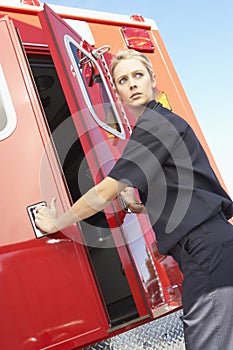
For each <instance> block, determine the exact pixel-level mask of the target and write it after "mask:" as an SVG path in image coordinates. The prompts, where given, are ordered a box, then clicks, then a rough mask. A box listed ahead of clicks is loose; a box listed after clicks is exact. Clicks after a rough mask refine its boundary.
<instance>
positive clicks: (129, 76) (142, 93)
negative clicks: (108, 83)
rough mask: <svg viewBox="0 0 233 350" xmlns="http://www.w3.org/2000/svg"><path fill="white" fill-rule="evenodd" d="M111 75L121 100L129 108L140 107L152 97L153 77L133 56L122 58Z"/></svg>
mask: <svg viewBox="0 0 233 350" xmlns="http://www.w3.org/2000/svg"><path fill="white" fill-rule="evenodd" d="M113 75H114V81H115V86H116V90H117V92H118V94H119V96H120V98H121V100H122V101H123V102H125V103H126V104H127V105H129V106H130V107H131V108H133V109H135V108H139V109H141V107H145V106H146V105H147V103H148V102H149V101H151V100H152V99H153V98H154V91H153V89H154V88H155V86H156V83H155V79H154V78H153V79H152V78H151V76H150V74H149V72H148V70H147V69H146V67H145V66H144V64H143V63H142V62H141V61H139V60H137V59H135V58H130V59H125V60H122V61H120V62H119V63H118V65H117V66H116V67H115V69H114V72H113Z"/></svg>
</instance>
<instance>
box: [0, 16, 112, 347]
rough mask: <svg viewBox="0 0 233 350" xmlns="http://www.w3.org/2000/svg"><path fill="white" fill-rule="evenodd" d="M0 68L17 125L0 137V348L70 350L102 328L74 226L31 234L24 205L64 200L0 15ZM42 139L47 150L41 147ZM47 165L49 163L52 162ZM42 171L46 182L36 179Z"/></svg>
mask: <svg viewBox="0 0 233 350" xmlns="http://www.w3.org/2000/svg"><path fill="white" fill-rule="evenodd" d="M0 45H1V47H4V50H2V51H1V66H2V69H3V72H4V75H5V79H6V82H7V86H8V89H9V92H10V95H11V97H12V102H13V105H14V108H15V111H16V115H17V127H16V129H15V131H14V132H13V133H12V135H10V136H9V137H8V138H7V139H5V140H3V141H1V142H0V163H1V164H2V165H4V166H2V167H1V181H0V192H1V198H4V200H1V201H0V212H1V222H0V230H1V234H0V239H1V241H0V266H1V268H0V285H1V288H0V310H1V321H0V343H1V348H2V349H42V348H43V349H44V348H47V347H50V348H54V349H62V350H65V349H71V348H75V347H77V346H82V344H87V343H88V342H91V341H92V342H94V341H95V340H96V339H97V338H103V337H104V336H106V329H107V327H108V323H107V319H106V316H105V314H104V311H103V307H102V303H101V301H100V298H99V294H98V291H97V289H96V285H95V281H94V279H93V276H92V272H91V270H90V267H89V263H88V260H87V257H86V253H85V250H84V247H83V246H82V245H79V244H77V243H75V241H74V240H71V239H69V237H70V236H72V237H74V236H76V235H79V232H78V230H77V228H75V227H72V229H71V228H70V229H68V230H67V232H66V233H67V234H66V235H65V236H64V235H63V234H61V233H58V234H56V235H53V236H52V237H45V238H41V239H40V240H38V239H36V238H35V236H34V232H33V229H32V226H31V223H30V220H29V217H28V214H27V210H26V208H27V206H28V205H30V204H33V203H37V202H40V201H41V200H46V201H47V202H49V201H50V199H51V198H52V197H57V199H58V200H57V204H58V209H59V210H60V211H61V210H62V209H63V208H66V207H67V206H68V204H69V203H68V198H67V195H66V191H65V187H64V184H63V182H62V178H61V175H60V173H59V168H58V165H57V163H56V158H55V156H54V154H53V149H52V147H51V146H49V145H46V144H47V142H48V140H49V135H48V134H47V129H46V125H45V123H44V119H43V114H42V112H41V109H40V105H39V102H38V100H37V95H36V93H35V90H34V85H33V83H32V81H31V76H30V73H29V72H28V68H27V67H28V66H27V63H26V61H25V57H24V54H23V52H22V50H21V46H20V44H19V42H18V37H17V34H16V31H15V28H14V26H13V24H12V22H11V21H9V20H8V19H7V17H5V18H3V19H1V20H0ZM45 145H46V148H47V151H46V152H45ZM51 166H52V167H51ZM43 177H45V178H44V180H45V182H46V183H43Z"/></svg>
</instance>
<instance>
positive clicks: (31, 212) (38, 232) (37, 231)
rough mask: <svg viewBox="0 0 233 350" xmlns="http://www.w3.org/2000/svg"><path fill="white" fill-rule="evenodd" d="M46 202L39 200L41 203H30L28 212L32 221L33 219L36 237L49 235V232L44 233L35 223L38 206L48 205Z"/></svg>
mask: <svg viewBox="0 0 233 350" xmlns="http://www.w3.org/2000/svg"><path fill="white" fill-rule="evenodd" d="M46 205H47V204H46V202H45V201H42V202H39V203H36V204H32V205H29V206H28V207H27V212H28V215H29V218H30V221H31V224H32V228H33V231H34V233H35V236H36V238H41V237H44V236H47V233H44V232H43V231H41V230H40V229H39V228H38V227H37V226H36V223H35V213H36V212H35V210H36V208H37V207H38V206H46Z"/></svg>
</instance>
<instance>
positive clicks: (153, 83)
mask: <svg viewBox="0 0 233 350" xmlns="http://www.w3.org/2000/svg"><path fill="white" fill-rule="evenodd" d="M151 81H152V88H153V89H154V88H155V87H156V79H155V74H153V78H152V79H151Z"/></svg>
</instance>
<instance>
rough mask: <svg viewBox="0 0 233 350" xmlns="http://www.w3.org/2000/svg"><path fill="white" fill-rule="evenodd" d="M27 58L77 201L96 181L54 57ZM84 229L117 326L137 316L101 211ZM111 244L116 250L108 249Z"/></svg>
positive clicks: (110, 316)
mask: <svg viewBox="0 0 233 350" xmlns="http://www.w3.org/2000/svg"><path fill="white" fill-rule="evenodd" d="M28 59H29V63H30V66H31V70H32V74H33V76H34V80H35V83H36V86H37V90H38V93H39V95H40V100H41V103H42V106H43V109H44V111H45V116H46V119H47V123H48V126H49V129H50V132H51V134H52V137H53V140H54V144H55V147H56V151H57V154H58V157H59V160H60V164H61V166H62V169H63V173H64V178H65V181H66V183H67V191H68V192H69V195H70V198H71V201H73V202H74V201H76V200H77V199H78V198H79V197H80V196H81V193H83V191H86V190H88V189H89V188H91V187H92V186H93V184H94V182H93V180H92V177H91V173H90V170H89V167H88V165H87V162H86V161H85V156H84V152H83V149H82V146H81V144H80V141H79V137H78V134H77V131H76V129H75V126H74V123H73V120H72V118H71V117H70V115H71V113H70V110H69V107H68V104H67V102H66V99H65V96H64V93H63V90H62V87H61V84H60V81H59V79H58V75H57V72H56V69H55V67H54V63H53V61H52V59H51V57H50V56H49V55H41V56H39V55H31V54H30V55H28ZM81 164H82V166H81V167H80V165H81ZM80 172H81V176H82V178H83V179H84V181H82V183H83V184H82V189H80V187H79V183H78V174H79V176H80ZM81 227H82V234H83V240H84V242H86V246H87V251H88V256H89V259H90V264H91V266H92V269H93V273H94V275H95V277H96V282H97V285H98V287H99V289H100V291H101V293H100V294H101V295H102V298H103V299H104V300H103V303H104V305H105V308H106V312H107V314H108V317H109V323H110V325H111V326H116V325H119V324H121V323H124V322H127V321H130V320H132V319H134V318H136V317H138V313H137V309H136V306H135V303H134V300H133V297H132V294H131V291H130V288H129V285H128V282H127V279H126V277H125V275H124V271H123V269H122V264H121V261H120V259H119V255H118V252H117V249H116V248H115V246H114V242H113V239H112V235H111V232H110V230H109V226H108V222H107V220H106V217H105V214H104V213H102V212H100V213H98V214H96V215H94V216H93V217H92V218H90V219H88V220H85V221H83V222H82V223H81ZM109 242H110V243H111V247H113V248H105V246H106V244H107V245H108V246H109Z"/></svg>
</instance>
